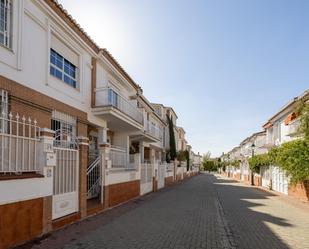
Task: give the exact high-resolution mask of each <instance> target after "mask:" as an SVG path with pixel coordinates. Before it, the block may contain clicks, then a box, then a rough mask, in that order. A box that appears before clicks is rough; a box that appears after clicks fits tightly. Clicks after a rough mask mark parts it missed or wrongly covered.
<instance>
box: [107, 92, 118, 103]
mask: <svg viewBox="0 0 309 249" xmlns="http://www.w3.org/2000/svg"><path fill="white" fill-rule="evenodd" d="M108 104H109V105H112V106H115V107H118V94H117V93H116V92H115V91H114V90H112V89H108Z"/></svg>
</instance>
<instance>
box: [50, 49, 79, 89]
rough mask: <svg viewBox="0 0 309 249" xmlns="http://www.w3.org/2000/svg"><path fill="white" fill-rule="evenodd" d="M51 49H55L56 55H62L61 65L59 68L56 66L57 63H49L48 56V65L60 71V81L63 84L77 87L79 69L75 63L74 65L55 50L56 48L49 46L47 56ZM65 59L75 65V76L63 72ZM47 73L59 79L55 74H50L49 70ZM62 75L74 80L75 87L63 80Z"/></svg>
mask: <svg viewBox="0 0 309 249" xmlns="http://www.w3.org/2000/svg"><path fill="white" fill-rule="evenodd" d="M52 50H53V51H55V53H57V54H58V55H60V56H61V57H62V64H63V67H62V68H60V67H58V66H57V65H55V64H53V63H51V61H50V58H49V66H50V67H53V68H54V69H55V70H58V71H60V72H61V74H62V77H61V81H63V82H64V83H65V84H67V85H68V86H70V87H72V88H74V89H79V77H78V76H79V69H78V67H77V66H76V65H74V64H73V63H72V62H70V61H69V60H68V59H67V58H65V57H64V56H63V55H62V54H61V53H59V52H58V51H56V50H55V49H53V48H50V53H49V56H50V57H51V56H52V53H51V51H52ZM65 60H67V61H68V62H69V63H71V64H72V65H73V66H74V67H75V78H73V77H72V76H71V75H69V74H67V73H66V72H65V70H64V61H65ZM49 70H50V68H49ZM49 74H50V75H51V76H53V77H54V78H56V79H58V80H60V79H59V78H58V77H56V76H55V75H53V74H51V73H50V71H49ZM64 76H67V77H68V78H70V79H72V80H74V81H75V82H76V83H75V84H76V85H75V87H74V86H72V85H70V84H69V83H67V82H65V81H64Z"/></svg>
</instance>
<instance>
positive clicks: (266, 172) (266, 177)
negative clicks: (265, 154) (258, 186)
mask: <svg viewBox="0 0 309 249" xmlns="http://www.w3.org/2000/svg"><path fill="white" fill-rule="evenodd" d="M270 176H271V170H270V167H269V166H263V167H261V179H262V187H265V188H270Z"/></svg>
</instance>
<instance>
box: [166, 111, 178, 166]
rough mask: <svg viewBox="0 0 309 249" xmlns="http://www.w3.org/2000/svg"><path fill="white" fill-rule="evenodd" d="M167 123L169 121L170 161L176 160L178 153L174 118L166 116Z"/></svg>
mask: <svg viewBox="0 0 309 249" xmlns="http://www.w3.org/2000/svg"><path fill="white" fill-rule="evenodd" d="M166 117H167V121H168V128H169V134H170V151H169V157H170V160H175V158H176V156H177V152H176V141H175V133H174V123H173V118H172V117H169V116H168V115H166Z"/></svg>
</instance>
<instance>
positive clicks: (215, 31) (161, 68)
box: [60, 0, 309, 156]
mask: <svg viewBox="0 0 309 249" xmlns="http://www.w3.org/2000/svg"><path fill="white" fill-rule="evenodd" d="M60 3H62V4H63V6H64V7H65V8H66V9H67V10H68V11H69V13H71V14H72V16H73V17H74V18H75V19H76V20H77V22H78V23H79V24H81V26H82V27H83V28H84V29H85V30H86V32H87V33H88V34H89V35H90V36H91V37H92V38H93V39H94V40H95V41H96V42H97V43H98V44H99V45H100V46H101V47H105V48H107V49H108V50H109V51H110V52H111V53H112V54H113V55H114V56H115V58H116V59H117V60H118V61H119V62H120V64H121V65H122V66H123V67H124V68H125V70H126V71H127V72H128V73H129V74H130V75H131V77H132V78H133V79H134V80H135V81H136V82H137V83H139V84H140V85H141V86H142V88H143V90H144V94H145V96H146V97H147V98H148V99H149V100H150V101H153V102H160V103H163V104H164V105H167V106H172V107H173V108H174V109H175V111H176V112H177V114H178V117H179V120H178V124H179V125H180V126H183V127H184V128H185V130H186V136H187V140H188V141H189V143H190V144H191V145H192V146H193V149H194V151H195V152H198V151H199V152H201V153H205V152H207V151H211V153H212V155H213V156H216V155H219V154H221V152H222V151H227V150H230V149H231V148H232V147H234V146H236V145H238V144H239V142H240V141H241V140H242V139H244V138H245V137H246V136H248V135H250V134H251V133H253V132H256V131H259V130H260V129H261V126H262V124H263V123H264V122H265V121H267V119H268V118H269V117H270V116H271V115H272V114H274V112H276V111H277V110H278V109H279V108H280V107H281V106H282V105H283V104H285V103H286V102H287V101H288V100H289V99H291V98H292V97H294V96H296V95H298V94H300V93H301V92H303V91H304V90H305V89H308V88H309V28H308V27H309V14H308V13H309V1H307V0H303V1H301V0H211V1H210V0H155V1H151V0H91V1H89V0H88V1H86V0H60Z"/></svg>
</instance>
